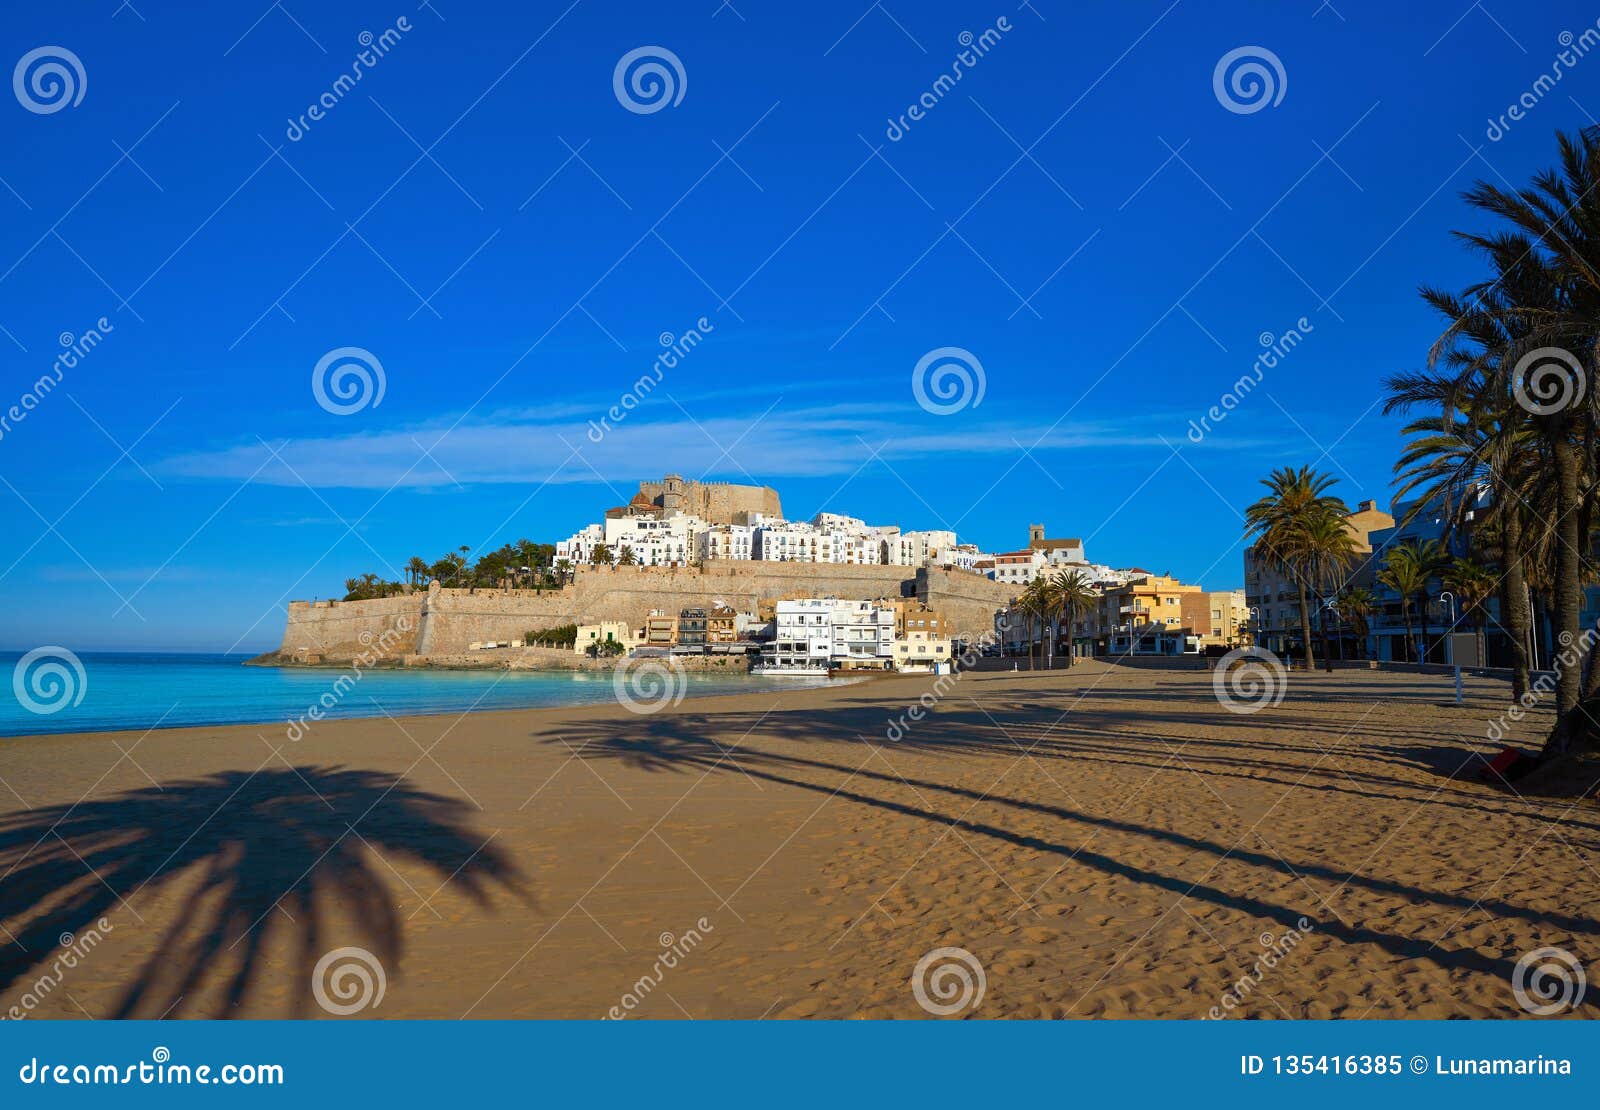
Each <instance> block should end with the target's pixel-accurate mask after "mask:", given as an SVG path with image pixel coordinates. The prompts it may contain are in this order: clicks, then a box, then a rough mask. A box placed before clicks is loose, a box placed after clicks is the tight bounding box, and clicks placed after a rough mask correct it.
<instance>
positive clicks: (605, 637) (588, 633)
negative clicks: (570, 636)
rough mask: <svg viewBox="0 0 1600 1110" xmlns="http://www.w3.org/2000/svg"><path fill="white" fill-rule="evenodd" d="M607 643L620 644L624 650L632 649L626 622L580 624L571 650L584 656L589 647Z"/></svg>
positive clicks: (630, 636)
mask: <svg viewBox="0 0 1600 1110" xmlns="http://www.w3.org/2000/svg"><path fill="white" fill-rule="evenodd" d="M607 641H611V642H614V643H618V644H621V645H622V647H623V649H624V650H627V649H629V648H631V647H633V643H634V641H633V636H632V634H631V633H630V632H629V631H628V625H627V623H626V622H624V621H601V622H600V623H599V624H580V625H579V626H578V637H577V639H575V640H574V641H573V642H572V650H573V653H574V654H576V655H586V654H588V651H589V645H591V644H602V643H606V642H607Z"/></svg>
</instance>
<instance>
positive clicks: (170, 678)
mask: <svg viewBox="0 0 1600 1110" xmlns="http://www.w3.org/2000/svg"><path fill="white" fill-rule="evenodd" d="M22 658H23V656H22V654H21V653H20V652H0V668H3V669H0V682H3V683H4V685H3V686H0V736H27V735H33V734H38V733H51V732H98V731H103V730H111V729H139V730H143V729H149V728H156V727H161V728H179V727H182V726H185V725H229V724H257V723H267V722H285V721H290V720H295V719H298V718H300V717H302V716H303V715H304V714H305V713H306V712H307V711H308V710H309V709H310V708H311V706H312V705H314V704H316V703H317V702H318V700H319V699H321V698H322V697H323V695H324V694H327V693H329V691H330V690H332V689H333V684H334V682H335V681H336V680H337V679H338V678H339V677H340V676H341V675H344V674H347V673H348V672H345V671H339V670H308V669H300V668H277V667H246V666H242V665H241V664H242V663H243V661H244V660H245V659H247V658H249V656H245V655H156V654H151V655H142V654H120V653H119V654H101V653H96V652H86V653H80V654H79V655H78V659H79V660H80V661H81V663H82V666H83V677H82V679H81V680H80V679H79V678H78V676H77V674H76V672H75V671H73V670H72V668H71V667H70V665H66V666H60V667H57V668H56V669H55V670H54V671H53V672H50V671H48V670H47V671H46V672H44V673H41V671H40V668H41V667H42V666H43V667H48V665H49V664H50V663H52V660H50V659H38V660H36V661H35V662H34V663H33V664H32V665H31V666H30V667H28V668H27V669H26V670H25V671H23V670H20V669H19V667H18V664H19V662H20V661H21V659H22ZM56 662H59V661H56ZM684 681H685V685H686V690H685V695H686V696H687V697H696V696H704V695H707V694H733V693H747V692H752V691H759V690H794V689H798V688H800V687H803V686H822V685H826V684H827V682H828V680H827V679H802V678H760V677H757V676H753V675H743V674H738V675H718V674H685V675H684ZM80 690H81V692H82V699H81V700H78V701H77V704H75V705H74V704H73V702H74V701H75V700H77V698H76V695H77V694H78V692H79V691H80ZM30 701H31V702H32V703H33V704H34V705H36V706H38V707H40V708H44V709H48V708H52V707H55V706H59V707H60V708H58V709H56V711H55V712H50V713H45V712H36V711H34V710H33V709H30V708H29V705H28V703H29V702H30ZM604 703H610V704H616V695H615V692H614V690H613V687H612V682H611V675H610V674H608V673H605V674H589V673H570V672H554V671H421V670H408V671H367V672H364V673H363V674H362V676H361V680H360V681H359V682H356V683H354V684H353V685H351V686H350V687H349V689H348V690H347V691H346V692H345V693H344V695H343V697H341V698H339V699H338V700H337V702H336V703H335V704H334V705H333V706H332V707H331V708H328V709H327V710H326V711H325V714H326V716H328V717H381V716H383V715H384V714H385V713H388V714H390V715H392V716H396V717H400V716H405V715H414V714H419V713H461V712H465V711H467V710H469V709H527V708H535V707H539V706H555V705H593V704H604Z"/></svg>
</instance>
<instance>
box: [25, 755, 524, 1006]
mask: <svg viewBox="0 0 1600 1110" xmlns="http://www.w3.org/2000/svg"><path fill="white" fill-rule="evenodd" d="M468 817H469V807H468V806H467V805H466V804H465V803H463V802H462V801H460V800H459V799H457V798H453V797H448V796H445V795H441V794H433V793H429V792H427V791H423V790H419V789H417V788H416V787H414V786H413V785H411V784H410V783H409V782H408V781H407V780H405V779H404V778H403V777H401V776H398V775H392V774H386V773H381V772H377V771H363V770H350V769H347V768H343V767H293V768H291V767H285V768H283V769H281V770H262V771H257V772H255V773H253V774H252V773H246V772H242V771H227V772H222V773H219V774H215V775H210V776H207V777H204V778H198V779H191V780H188V781H184V782H178V783H169V784H167V785H166V786H164V787H155V786H151V787H147V788H144V789H140V790H133V791H128V792H125V793H122V794H118V795H115V796H112V797H108V798H103V799H96V800H92V801H84V802H80V803H78V804H76V805H71V806H50V807H44V808H40V809H33V810H27V811H23V812H21V813H15V814H7V815H5V816H3V817H0V926H4V928H5V930H6V931H7V932H9V934H10V937H12V938H14V942H13V941H12V940H11V939H6V940H5V943H4V948H3V949H0V996H3V995H5V994H6V993H7V992H8V990H9V988H10V987H11V986H12V985H13V984H15V983H16V982H18V981H19V980H21V979H23V978H24V977H25V976H26V975H27V973H28V972H29V971H30V969H31V968H34V967H35V966H38V965H40V964H43V963H47V962H48V961H49V960H50V959H51V958H52V956H53V953H54V952H55V951H56V945H57V943H58V938H59V937H61V936H62V935H63V934H67V933H72V934H78V933H80V932H81V931H82V930H84V929H87V928H90V927H92V926H93V925H94V923H95V922H97V921H99V920H100V918H101V917H102V916H106V917H111V918H114V919H115V921H116V924H117V927H122V925H123V923H124V922H127V923H129V924H130V925H131V926H132V927H135V928H138V929H140V930H144V929H146V928H149V929H156V928H158V926H156V924H155V923H154V921H151V922H150V923H149V924H141V923H140V921H139V915H140V911H141V908H142V909H143V911H144V912H145V913H149V911H150V908H151V905H152V904H153V899H152V898H151V897H150V896H151V895H161V896H166V897H170V896H172V895H174V894H177V896H178V897H181V899H182V903H181V905H180V907H179V908H178V909H177V911H176V912H168V913H164V914H163V915H162V917H163V920H164V921H165V920H167V919H170V922H171V923H170V925H164V926H161V928H163V929H164V931H163V932H162V934H161V936H160V937H159V939H158V940H157V942H156V945H155V947H154V949H153V951H151V952H150V954H149V955H148V956H147V957H145V959H144V961H143V963H142V965H141V966H139V967H138V969H137V971H135V972H134V974H133V975H132V977H131V979H130V980H129V982H128V984H127V986H126V987H125V988H124V991H123V994H122V997H121V999H120V1001H119V1003H118V1004H117V1006H116V1008H115V1011H114V1013H113V1014H112V1016H115V1017H161V1016H174V1017H175V1016H181V1015H182V1014H183V1013H184V1011H185V1010H188V1009H191V1008H192V1006H193V1005H194V1004H195V1001H196V999H197V997H199V996H202V995H203V996H205V997H206V998H217V997H219V992H220V998H221V1000H222V1001H221V1003H220V1006H219V1007H218V1011H219V1012H215V1013H210V1014H207V1015H205V1016H215V1017H228V1016H234V1015H236V1014H237V1013H238V1011H239V1009H240V1007H242V1006H243V1005H245V1004H246V1003H247V1002H248V1001H249V1000H250V997H251V992H252V989H253V988H254V987H255V986H257V985H258V984H257V980H258V979H259V976H260V973H261V970H262V968H263V966H264V964H265V962H266V958H267V954H268V952H269V951H272V949H273V946H275V945H281V943H283V942H285V939H286V942H287V944H288V945H289V948H290V951H292V952H293V957H292V961H293V962H292V981H291V983H290V984H288V995H289V999H290V1007H291V1010H292V1012H293V1013H294V1014H295V1015H296V1016H301V1015H304V1014H305V1013H307V1011H308V1010H309V1005H310V1001H311V976H312V971H313V968H314V967H315V964H316V961H317V960H318V959H319V958H320V957H321V956H322V955H323V954H324V953H325V952H327V951H328V950H330V949H332V948H335V947H341V946H346V945H357V946H360V947H364V948H367V949H369V950H370V951H371V952H372V953H373V954H374V955H376V956H377V957H378V959H379V960H380V961H381V963H382V965H383V967H384V968H385V969H386V970H387V973H388V974H391V975H392V974H395V973H396V972H397V971H398V969H399V967H400V961H401V955H402V951H403V933H404V928H403V922H402V919H401V916H400V913H399V909H398V907H397V906H396V904H395V902H394V900H393V899H392V898H391V897H390V894H389V890H390V886H391V883H393V882H403V881H404V880H402V879H400V878H398V876H397V872H396V871H394V870H393V869H394V868H397V867H405V866H407V865H408V864H409V865H412V866H421V867H423V868H426V869H429V870H431V871H432V872H436V873H437V876H438V878H437V881H436V882H433V883H429V884H428V886H427V887H426V888H425V889H424V892H423V894H422V895H421V896H423V897H427V896H429V894H430V893H431V892H432V890H433V889H434V888H435V887H438V888H440V889H442V888H443V886H445V885H447V884H451V885H454V886H456V887H459V888H461V889H462V890H464V891H465V892H466V894H467V895H468V896H469V897H471V898H472V899H473V900H474V901H475V902H477V903H478V904H479V905H481V906H488V905H489V904H490V900H491V894H492V893H493V892H494V891H495V890H496V889H497V888H504V890H505V891H507V892H509V893H512V894H514V895H516V896H518V897H519V898H521V899H523V900H524V901H530V902H531V897H530V896H529V895H528V893H527V892H526V888H525V885H524V882H523V880H522V877H521V875H520V873H519V871H518V869H517V868H516V866H515V864H514V863H513V862H512V861H511V859H510V857H509V856H508V855H507V854H506V853H505V852H503V851H502V850H501V849H499V848H498V847H497V846H496V845H495V844H494V843H493V842H492V838H487V837H485V836H484V835H482V834H479V833H477V832H475V831H473V830H472V829H471V827H470V826H469V824H468V822H467V818H468ZM380 853H381V854H382V856H383V860H381V861H380V860H378V859H377V858H375V857H376V856H377V855H378V854H380ZM207 1008H208V1009H211V1007H210V1006H209V1005H208V1007H207Z"/></svg>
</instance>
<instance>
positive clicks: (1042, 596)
mask: <svg viewBox="0 0 1600 1110" xmlns="http://www.w3.org/2000/svg"><path fill="white" fill-rule="evenodd" d="M1017 607H1018V608H1020V609H1021V610H1022V611H1023V613H1025V614H1027V617H1028V669H1029V670H1030V671H1031V670H1033V645H1034V640H1035V636H1034V632H1035V630H1036V629H1037V631H1038V636H1037V639H1038V640H1039V646H1040V648H1041V649H1043V647H1044V643H1043V641H1044V619H1045V616H1046V614H1048V613H1049V612H1050V587H1049V585H1048V584H1047V583H1046V582H1045V580H1044V579H1043V578H1035V579H1034V580H1033V581H1032V582H1029V583H1028V585H1027V587H1026V588H1025V589H1023V591H1022V596H1021V597H1019V598H1018V599H1017Z"/></svg>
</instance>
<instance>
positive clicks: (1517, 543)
mask: <svg viewBox="0 0 1600 1110" xmlns="http://www.w3.org/2000/svg"><path fill="white" fill-rule="evenodd" d="M1504 518H1505V519H1504V521H1503V522H1502V524H1501V526H1500V572H1501V573H1500V613H1501V616H1503V617H1504V618H1505V623H1506V633H1507V635H1508V636H1510V638H1511V697H1512V698H1513V699H1514V700H1517V701H1521V700H1522V696H1523V695H1524V694H1526V693H1527V692H1528V687H1529V683H1530V679H1529V675H1528V625H1529V617H1530V614H1529V612H1528V590H1527V578H1526V576H1525V575H1524V574H1523V572H1522V524H1521V522H1520V521H1518V520H1516V519H1514V514H1513V513H1511V512H1506V513H1505V514H1504ZM1480 654H1481V653H1480ZM1482 662H1485V663H1487V662H1488V660H1487V659H1484V660H1482Z"/></svg>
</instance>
